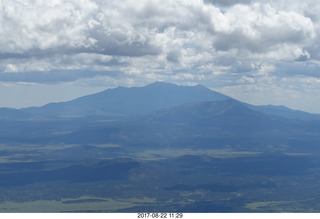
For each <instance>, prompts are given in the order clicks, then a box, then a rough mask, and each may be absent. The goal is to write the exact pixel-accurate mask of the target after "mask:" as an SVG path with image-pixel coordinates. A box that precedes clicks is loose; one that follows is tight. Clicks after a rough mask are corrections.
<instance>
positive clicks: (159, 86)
mask: <svg viewBox="0 0 320 219" xmlns="http://www.w3.org/2000/svg"><path fill="white" fill-rule="evenodd" d="M227 99H232V98H230V97H228V96H226V95H223V94H221V93H218V92H215V91H213V90H210V89H208V88H206V87H204V86H202V85H196V86H178V85H175V84H171V83H165V82H155V83H152V84H149V85H147V86H145V87H131V88H126V87H118V88H114V89H107V90H105V91H102V92H99V93H96V94H92V95H88V96H83V97H80V98H77V99H74V100H71V101H67V102H60V103H50V104H47V105H45V106H42V107H30V108H25V109H23V110H22V111H23V112H27V113H31V114H33V115H36V116H38V117H39V116H40V117H41V116H45V117H61V118H77V117H85V116H109V117H118V116H136V115H145V114H148V113H151V112H153V111H156V110H159V109H165V108H170V107H174V106H178V105H181V104H185V103H192V102H200V101H221V100H227ZM244 105H245V106H246V107H248V108H249V109H251V110H254V111H258V112H263V113H266V114H270V115H275V116H279V117H283V118H289V119H302V120H320V115H316V114H310V113H307V112H303V111H299V110H292V109H289V108H287V107H284V106H272V105H266V106H254V105H250V104H246V103H244ZM0 114H1V112H0Z"/></svg>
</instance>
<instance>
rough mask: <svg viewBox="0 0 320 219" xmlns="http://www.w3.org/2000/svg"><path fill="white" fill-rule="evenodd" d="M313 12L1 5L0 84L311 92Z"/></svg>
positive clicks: (308, 4)
mask: <svg viewBox="0 0 320 219" xmlns="http://www.w3.org/2000/svg"><path fill="white" fill-rule="evenodd" d="M319 9H320V3H317V2H315V1H311V0H305V1H303V2H301V1H288V0H285V1H275V0H263V1H254V0H240V1H234V0H226V1H221V0H205V1H202V0H197V1H191V0H190V1H188V0H177V1H171V0H163V1H160V0H139V1H138V0H123V1H112V0H70V1H62V0H50V1H32V0H24V1H22V0H2V1H1V7H0V14H1V16H0V71H1V72H0V81H3V82H5V83H7V82H10V83H23V82H28V83H38V84H48V83H50V82H51V83H67V82H68V83H70V82H73V83H75V84H77V83H88V85H91V86H96V85H97V84H105V85H106V86H111V84H113V85H115V84H121V85H130V84H136V85H141V84H143V83H148V82H151V81H153V80H166V81H172V82H178V83H186V84H190V83H202V84H205V85H207V86H210V87H212V88H215V87H218V88H219V89H223V88H225V89H226V90H228V89H229V90H234V92H237V93H239V94H240V93H242V92H243V93H246V92H250V91H252V92H255V90H257V89H259V92H258V93H259V94H260V93H261V95H262V94H263V92H269V91H270V89H271V90H277V89H275V84H276V85H277V86H280V87H284V85H280V84H279V81H282V83H283V84H286V83H287V84H291V85H292V84H298V83H295V82H294V81H300V83H303V84H307V83H306V82H305V81H302V82H301V78H304V77H305V78H308V81H309V82H308V86H309V87H310V86H311V87H313V88H314V90H316V89H315V87H316V86H318V82H317V78H319V76H318V75H319V74H317V73H316V72H319V70H320V68H319V63H320V53H319V51H320V15H319V13H318V12H319ZM297 63H298V64H297ZM297 66H300V67H299V68H298V69H299V70H300V72H299V73H297V70H294V69H295V67H297ZM310 66H312V67H310ZM303 69H307V70H306V71H303ZM76 71H78V73H75V72H76ZM10 72H11V73H15V74H11V73H10ZM84 72H86V73H84ZM290 72H293V73H290ZM7 73H8V74H7ZM9 73H10V74H9ZM298 74H299V75H300V76H299V77H300V78H297V77H294V76H295V75H298ZM291 76H292V80H284V78H290V77H291ZM312 78H313V79H315V80H312ZM121 81H123V82H121ZM123 83H124V84H123ZM283 89H285V88H283ZM286 89H287V90H291V91H292V92H291V93H294V92H298V93H299V92H301V93H302V92H303V89H306V86H305V87H302V88H299V86H289V87H287V88H286ZM278 90H279V89H278ZM279 92H280V91H279ZM269 93H270V92H269ZM309 93H310V92H309ZM270 98H271V97H270Z"/></svg>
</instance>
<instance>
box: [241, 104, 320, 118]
mask: <svg viewBox="0 0 320 219" xmlns="http://www.w3.org/2000/svg"><path fill="white" fill-rule="evenodd" d="M247 107H248V108H250V109H252V110H255V111H259V112H264V113H267V114H270V115H276V116H280V117H284V118H288V119H302V120H320V115H319V114H312V113H307V112H304V111H301V110H293V109H290V108H288V107H286V106H274V105H262V106H253V105H250V104H247Z"/></svg>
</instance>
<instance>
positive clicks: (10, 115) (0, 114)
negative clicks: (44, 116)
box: [0, 108, 31, 120]
mask: <svg viewBox="0 0 320 219" xmlns="http://www.w3.org/2000/svg"><path fill="white" fill-rule="evenodd" d="M30 117H31V115H30V114H29V113H27V112H23V111H21V110H18V109H12V108H0V120H22V119H28V118H30Z"/></svg>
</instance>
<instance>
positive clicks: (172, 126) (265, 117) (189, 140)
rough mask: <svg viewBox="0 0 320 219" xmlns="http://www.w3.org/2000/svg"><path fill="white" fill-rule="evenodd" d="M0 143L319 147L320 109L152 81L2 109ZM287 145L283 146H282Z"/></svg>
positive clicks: (201, 87) (198, 86)
mask: <svg viewBox="0 0 320 219" xmlns="http://www.w3.org/2000/svg"><path fill="white" fill-rule="evenodd" d="M0 120H1V121H2V126H1V128H0V142H1V141H2V142H23V143H26V142H30V143H31V142H32V143H41V144H44V143H54V144H56V143H72V144H74V143H75V144H102V143H103V144H105V143H108V144H109V143H111V144H117V145H131V146H139V147H150V145H152V146H156V145H158V146H161V147H163V146H170V147H171V146H186V145H189V146H197V147H226V146H228V147H240V148H248V147H249V148H250V149H252V147H253V148H254V150H255V149H256V148H265V149H266V148H268V147H270V145H276V146H277V147H280V146H281V147H291V148H294V147H298V148H301V147H304V146H305V145H307V146H308V148H309V149H310V148H317V147H318V142H319V141H320V134H319V133H320V115H316V114H310V113H306V112H302V111H296V110H291V109H289V108H287V107H283V106H271V105H269V106H253V105H250V104H247V103H243V102H240V101H238V100H235V99H233V98H231V97H228V96H226V95H223V94H220V93H218V92H215V91H212V90H210V89H208V88H206V87H204V86H201V85H196V86H178V85H175V84H170V83H164V82H155V83H153V84H150V85H147V86H145V87H132V88H124V87H119V88H114V89H108V90H105V91H103V92H100V93H97V94H92V95H88V96H84V97H80V98H78V99H75V100H72V101H68V102H61V103H50V104H47V105H45V106H42V107H30V108H24V109H20V110H17V109H6V108H2V109H0ZM284 145H285V146H284Z"/></svg>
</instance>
